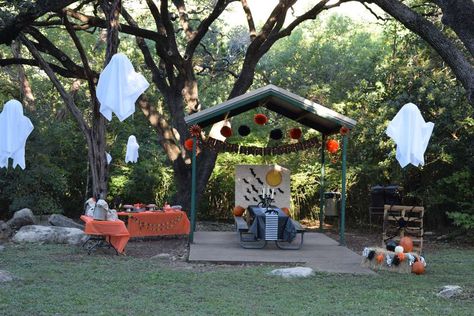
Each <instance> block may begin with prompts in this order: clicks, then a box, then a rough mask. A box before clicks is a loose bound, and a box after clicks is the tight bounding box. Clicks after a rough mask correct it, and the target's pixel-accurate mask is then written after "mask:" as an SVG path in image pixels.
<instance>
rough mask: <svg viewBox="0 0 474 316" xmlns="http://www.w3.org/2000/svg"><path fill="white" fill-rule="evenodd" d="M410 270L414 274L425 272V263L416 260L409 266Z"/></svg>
mask: <svg viewBox="0 0 474 316" xmlns="http://www.w3.org/2000/svg"><path fill="white" fill-rule="evenodd" d="M411 272H412V273H415V274H423V273H425V265H424V264H423V262H421V261H420V260H418V261H417V262H415V263H413V265H412V266H411Z"/></svg>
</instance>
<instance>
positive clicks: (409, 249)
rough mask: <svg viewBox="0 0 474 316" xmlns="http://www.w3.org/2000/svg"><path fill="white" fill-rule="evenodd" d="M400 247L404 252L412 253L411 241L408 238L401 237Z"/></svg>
mask: <svg viewBox="0 0 474 316" xmlns="http://www.w3.org/2000/svg"><path fill="white" fill-rule="evenodd" d="M400 246H402V247H403V249H404V250H405V252H412V251H413V240H412V239H411V238H410V237H402V239H400Z"/></svg>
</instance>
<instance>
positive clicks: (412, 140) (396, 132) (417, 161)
mask: <svg viewBox="0 0 474 316" xmlns="http://www.w3.org/2000/svg"><path fill="white" fill-rule="evenodd" d="M433 127H434V124H433V123H431V122H428V123H426V122H425V120H424V119H423V117H422V116H421V113H420V110H419V109H418V107H417V106H416V105H415V104H413V103H407V104H405V105H404V106H403V107H402V108H401V109H400V111H398V113H397V115H395V117H394V118H393V120H392V121H391V122H390V123H389V124H388V127H387V130H386V133H387V135H388V136H389V137H390V138H392V139H393V140H394V141H395V143H396V144H397V154H396V158H397V160H398V162H399V163H400V166H401V167H402V168H404V167H405V166H406V165H408V164H409V163H411V164H412V165H414V166H415V167H417V166H419V165H421V166H423V165H424V164H425V159H424V157H423V156H424V153H425V150H426V147H427V146H428V141H429V140H430V137H431V133H432V132H433Z"/></svg>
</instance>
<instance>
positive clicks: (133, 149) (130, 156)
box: [125, 135, 140, 163]
mask: <svg viewBox="0 0 474 316" xmlns="http://www.w3.org/2000/svg"><path fill="white" fill-rule="evenodd" d="M138 148H140V146H139V145H138V143H137V138H136V137H135V136H134V135H130V136H129V137H128V142H127V152H126V154H125V162H126V163H128V162H137V161H138Z"/></svg>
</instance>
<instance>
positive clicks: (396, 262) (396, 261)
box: [392, 256, 400, 266]
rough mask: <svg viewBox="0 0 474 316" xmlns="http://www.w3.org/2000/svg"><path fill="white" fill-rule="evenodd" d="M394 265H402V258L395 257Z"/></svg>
mask: <svg viewBox="0 0 474 316" xmlns="http://www.w3.org/2000/svg"><path fill="white" fill-rule="evenodd" d="M392 264H393V265H395V266H398V265H399V264H400V258H398V256H393V259H392Z"/></svg>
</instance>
